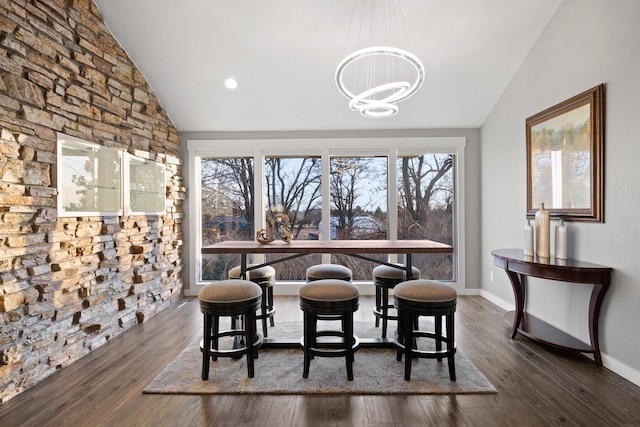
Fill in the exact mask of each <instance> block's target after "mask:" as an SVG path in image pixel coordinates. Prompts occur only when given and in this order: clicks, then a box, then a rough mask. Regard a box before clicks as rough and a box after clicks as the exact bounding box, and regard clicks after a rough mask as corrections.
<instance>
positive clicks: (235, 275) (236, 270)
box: [229, 264, 276, 337]
mask: <svg viewBox="0 0 640 427" xmlns="http://www.w3.org/2000/svg"><path fill="white" fill-rule="evenodd" d="M252 265H255V264H251V265H249V267H251V266H252ZM239 278H240V266H237V267H233V268H232V269H231V270H229V279H239ZM247 280H250V281H252V282H253V283H255V284H257V285H258V286H260V289H262V297H263V298H262V303H261V304H260V314H258V315H256V319H258V320H261V321H262V335H263V336H264V337H267V336H268V334H267V319H269V321H270V323H271V327H273V326H275V322H274V319H273V316H274V314H276V309H275V308H274V306H273V285H274V284H275V282H276V270H275V269H274V268H273V267H271V266H270V265H265V266H264V267H260V268H256V269H254V270H250V271H247Z"/></svg>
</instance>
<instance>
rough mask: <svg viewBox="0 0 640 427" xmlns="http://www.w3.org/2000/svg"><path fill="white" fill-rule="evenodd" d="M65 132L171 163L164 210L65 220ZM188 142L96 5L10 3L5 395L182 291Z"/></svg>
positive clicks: (5, 20) (71, 0) (0, 90)
mask: <svg viewBox="0 0 640 427" xmlns="http://www.w3.org/2000/svg"><path fill="white" fill-rule="evenodd" d="M56 132H62V133H65V134H69V135H73V136H77V137H79V138H82V139H85V140H88V141H91V142H94V143H97V144H102V145H105V146H110V147H114V148H117V149H120V150H123V151H129V152H134V153H135V152H136V151H144V152H148V153H150V156H151V157H152V158H155V160H156V161H160V162H162V163H164V164H165V165H166V169H167V183H166V184H167V211H166V215H161V216H131V217H119V216H110V217H72V218H58V216H57V210H56V195H57V190H56V188H55V185H54V171H55V167H56ZM178 143H179V135H178V132H177V131H176V129H175V128H174V126H173V124H172V123H171V121H170V120H169V118H168V117H167V115H166V113H165V112H164V110H163V109H162V107H161V105H160V104H159V102H158V100H157V99H156V97H155V96H154V94H153V93H152V91H151V88H150V87H149V86H148V84H147V82H146V81H145V79H144V77H143V76H142V74H141V73H140V71H138V70H137V69H136V67H135V65H134V64H133V63H132V62H131V61H130V59H129V58H128V57H127V54H126V53H125V52H124V51H123V50H122V49H121V47H120V46H119V45H118V43H117V42H116V40H115V39H114V38H113V37H112V36H111V34H110V33H109V31H108V29H107V28H106V26H105V25H104V23H103V18H102V15H101V13H100V11H99V10H98V8H97V7H96V6H95V5H94V4H93V3H92V2H91V1H90V0H0V401H6V400H7V399H9V398H11V397H12V396H14V395H16V394H17V393H20V392H21V391H23V390H25V389H27V388H29V387H31V386H33V385H34V384H36V383H38V382H39V381H40V380H42V379H43V378H45V377H47V376H48V375H50V374H52V373H53V372H54V371H55V370H57V369H59V368H61V367H64V366H67V365H69V364H70V363H72V362H74V361H75V360H78V359H79V358H80V357H82V356H83V355H85V354H87V353H88V352H90V351H91V350H93V349H95V348H96V347H98V346H100V345H102V344H104V343H106V342H107V341H109V339H111V338H112V337H114V336H116V335H118V334H119V333H121V332H123V331H125V330H127V329H128V328H131V327H132V326H134V325H136V324H138V323H141V322H143V321H144V320H146V319H148V318H149V317H152V316H153V315H155V314H156V313H158V312H160V311H162V310H163V309H165V308H167V307H169V306H170V304H171V302H172V301H173V300H174V299H177V298H179V297H180V295H181V293H182V288H183V280H182V274H181V273H182V268H183V264H182V261H181V250H182V216H183V209H182V205H183V200H184V198H185V189H184V184H183V179H182V165H181V160H180V159H179V157H178Z"/></svg>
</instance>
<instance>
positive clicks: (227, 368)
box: [143, 322, 497, 394]
mask: <svg viewBox="0 0 640 427" xmlns="http://www.w3.org/2000/svg"><path fill="white" fill-rule="evenodd" d="M359 323H360V322H357V323H356V325H355V330H356V333H358V332H360V333H361V334H362V333H367V332H368V333H371V332H372V331H362V327H363V325H358V324H359ZM359 326H360V327H359ZM364 327H365V328H366V326H364ZM275 329H278V330H279V331H281V332H282V331H284V332H285V333H287V332H288V333H287V335H289V333H291V329H292V328H291V325H288V324H279V325H276V328H274V329H270V330H269V334H270V335H269V336H273V335H278V334H276V333H275ZM376 331H378V332H377V334H379V329H377V330H373V332H374V333H375V332H376ZM361 336H373V335H361ZM302 366H303V355H302V350H301V349H263V350H261V351H260V354H259V357H258V359H256V360H255V376H254V378H248V377H247V366H246V358H244V357H243V358H242V359H232V358H219V359H218V360H217V361H215V362H213V361H212V362H211V368H210V373H209V379H208V380H207V381H203V380H202V379H201V378H200V374H201V369H202V353H201V352H200V348H199V343H197V342H196V343H192V344H191V345H189V346H188V347H187V348H186V349H185V350H183V351H182V352H181V353H180V355H178V357H177V358H176V359H175V360H174V361H173V362H171V363H170V364H169V365H168V366H167V367H166V368H165V369H164V370H163V371H162V372H161V373H160V374H159V375H158V376H157V377H156V378H155V379H154V380H153V381H151V383H149V384H148V385H147V386H146V387H145V388H144V391H143V392H144V393H158V394H472V393H496V392H497V391H496V389H495V387H494V386H493V385H492V384H491V383H490V382H489V381H488V380H487V379H486V377H485V376H484V375H482V373H481V372H480V371H478V369H477V368H476V367H475V366H474V365H473V364H472V363H471V362H470V361H469V360H468V359H467V358H466V357H464V355H462V354H461V353H460V351H458V352H457V353H456V356H455V367H456V378H457V380H456V381H451V380H450V379H449V370H448V365H447V362H446V360H444V361H442V362H438V361H436V360H435V359H414V360H413V365H412V370H411V381H405V380H404V359H403V361H402V362H398V361H396V357H395V350H394V349H391V348H388V349H370V348H361V349H359V350H358V351H357V352H356V354H355V361H354V364H353V372H354V379H353V381H349V380H347V373H346V367H345V361H344V358H342V357H340V358H328V357H316V358H314V359H313V360H312V361H311V367H310V372H309V377H308V378H302Z"/></svg>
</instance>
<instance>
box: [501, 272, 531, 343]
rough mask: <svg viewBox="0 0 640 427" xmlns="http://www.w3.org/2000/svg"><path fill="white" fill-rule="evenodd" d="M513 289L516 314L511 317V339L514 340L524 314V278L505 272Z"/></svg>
mask: <svg viewBox="0 0 640 427" xmlns="http://www.w3.org/2000/svg"><path fill="white" fill-rule="evenodd" d="M506 272H507V275H508V276H509V281H510V282H511V287H512V288H513V296H514V298H515V304H516V312H515V316H513V325H512V327H511V338H515V337H516V334H517V333H518V326H520V322H521V321H522V316H523V314H524V296H525V295H524V292H525V280H526V279H525V277H524V276H521V275H519V274H518V273H514V272H513V271H509V270H506Z"/></svg>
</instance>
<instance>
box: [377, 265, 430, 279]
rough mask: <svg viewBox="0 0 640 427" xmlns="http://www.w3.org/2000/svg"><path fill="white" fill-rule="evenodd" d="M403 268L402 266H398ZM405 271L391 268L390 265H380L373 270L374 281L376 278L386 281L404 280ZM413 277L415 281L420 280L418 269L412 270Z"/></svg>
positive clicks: (413, 268)
mask: <svg viewBox="0 0 640 427" xmlns="http://www.w3.org/2000/svg"><path fill="white" fill-rule="evenodd" d="M397 265H398V266H402V264H397ZM404 272H405V270H404V269H400V268H395V267H389V266H388V265H379V266H377V267H376V268H374V269H373V279H374V280H375V279H376V277H378V278H380V279H386V280H402V279H403V278H404ZM411 272H412V276H413V278H414V279H419V278H420V269H418V268H417V267H412V268H411Z"/></svg>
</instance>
